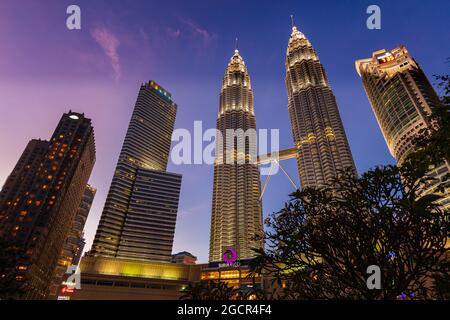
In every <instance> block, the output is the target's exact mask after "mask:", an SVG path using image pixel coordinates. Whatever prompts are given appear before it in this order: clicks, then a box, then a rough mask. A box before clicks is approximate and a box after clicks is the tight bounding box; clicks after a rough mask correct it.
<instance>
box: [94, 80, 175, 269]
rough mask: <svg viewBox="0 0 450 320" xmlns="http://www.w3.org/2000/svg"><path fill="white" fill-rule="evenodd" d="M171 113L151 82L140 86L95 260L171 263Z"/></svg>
mask: <svg viewBox="0 0 450 320" xmlns="http://www.w3.org/2000/svg"><path fill="white" fill-rule="evenodd" d="M176 111H177V106H176V104H175V103H174V102H173V101H172V97H171V94H170V93H169V92H167V91H166V90H164V89H163V88H162V87H161V86H159V85H158V84H157V83H156V82H154V81H150V82H149V83H146V84H144V85H142V86H141V88H140V90H139V95H138V97H137V101H136V104H135V107H134V111H133V114H132V117H131V121H130V124H129V127H128V131H127V134H126V136H125V141H124V143H123V147H122V150H121V152H120V156H119V161H118V163H117V166H116V170H115V172H114V176H113V179H112V183H111V187H110V189H109V193H108V196H107V198H106V202H105V207H104V209H103V213H102V216H101V219H100V223H99V226H98V229H97V233H96V235H95V239H94V243H93V246H92V250H91V253H92V254H93V255H94V256H109V257H116V258H123V259H142V260H148V259H152V260H164V261H169V260H170V255H171V252H170V251H169V243H168V242H167V241H168V239H172V238H173V231H174V228H175V216H176V209H177V207H176V206H175V205H174V202H176V203H177V205H178V196H179V190H180V186H179V184H180V180H181V177H179V176H177V175H175V176H176V177H175V178H174V175H173V174H169V173H165V170H166V167H167V162H168V158H169V151H170V144H171V136H172V131H173V128H174V124H175V116H176ZM157 171H159V172H160V173H159V174H158V173H157ZM173 180H175V181H173ZM164 183H166V185H165V186H162V184H164ZM158 188H159V189H158ZM158 197H159V199H158ZM175 198H176V200H175ZM165 200H167V201H165ZM156 229H158V230H160V231H155V230H156ZM170 249H171V243H170Z"/></svg>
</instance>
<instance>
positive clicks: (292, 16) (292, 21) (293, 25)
mask: <svg viewBox="0 0 450 320" xmlns="http://www.w3.org/2000/svg"><path fill="white" fill-rule="evenodd" d="M291 23H292V30H294V29H295V22H294V15H293V14H291Z"/></svg>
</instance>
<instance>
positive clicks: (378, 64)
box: [355, 46, 450, 207]
mask: <svg viewBox="0 0 450 320" xmlns="http://www.w3.org/2000/svg"><path fill="white" fill-rule="evenodd" d="M355 66H356V70H357V72H358V74H359V75H360V76H361V78H362V82H363V85H364V89H365V91H366V94H367V97H368V99H369V102H370V104H371V106H372V110H373V112H374V114H375V117H376V119H377V121H378V125H379V126H380V128H381V131H382V133H383V136H384V139H385V140H386V144H387V145H388V148H389V151H390V152H391V154H392V156H393V157H394V158H395V159H396V160H397V163H399V164H401V163H402V161H404V159H405V157H406V156H407V155H408V154H409V153H410V152H412V151H413V149H414V146H413V143H412V142H413V141H412V140H413V138H414V137H415V135H416V134H417V133H418V132H419V131H420V130H421V129H424V128H426V127H428V126H430V122H429V119H428V116H429V115H430V114H431V111H432V109H433V108H434V107H436V106H438V105H439V104H440V101H439V98H438V96H437V94H436V92H435V91H434V89H433V87H432V86H431V84H430V82H429V81H428V79H427V77H426V76H425V74H424V72H423V71H422V69H421V68H420V67H419V65H418V64H417V62H416V61H415V60H414V59H413V58H412V57H411V55H410V54H409V52H408V50H407V49H406V48H405V47H404V46H400V47H397V48H394V49H392V50H384V49H383V50H379V51H375V52H373V53H372V57H371V58H368V59H361V60H357V61H356V62H355ZM449 170H450V165H449V163H448V161H443V162H442V164H441V165H439V166H436V167H435V168H434V169H433V170H432V171H431V173H430V175H431V176H432V177H435V178H437V180H436V181H435V182H434V183H433V184H431V185H430V186H429V187H428V188H427V190H425V192H431V191H433V190H434V189H435V188H436V186H437V183H436V182H438V181H439V180H441V179H442V178H443V177H444V176H445V175H446V174H447V173H448V172H449ZM446 194H447V195H448V196H446V197H445V198H444V199H443V200H442V204H443V205H444V206H447V207H448V206H450V191H449V190H448V191H447V193H446Z"/></svg>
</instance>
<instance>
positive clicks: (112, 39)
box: [91, 28, 122, 80]
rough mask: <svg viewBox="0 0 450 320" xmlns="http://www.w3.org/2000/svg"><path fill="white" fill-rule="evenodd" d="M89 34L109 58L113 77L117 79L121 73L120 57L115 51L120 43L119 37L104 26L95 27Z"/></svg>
mask: <svg viewBox="0 0 450 320" xmlns="http://www.w3.org/2000/svg"><path fill="white" fill-rule="evenodd" d="M91 35H92V38H94V40H95V41H96V42H97V43H98V44H99V45H100V47H102V49H103V51H104V52H105V54H106V56H107V57H108V58H109V60H110V62H111V67H112V69H113V72H114V79H115V80H119V78H120V76H121V73H122V68H121V65H120V57H119V53H118V52H117V49H118V48H119V45H120V41H119V39H118V38H117V37H116V36H115V35H114V34H113V33H112V32H111V31H110V30H108V29H106V28H96V29H94V30H93V31H92V32H91Z"/></svg>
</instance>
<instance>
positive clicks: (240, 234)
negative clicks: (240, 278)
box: [209, 50, 262, 262]
mask: <svg viewBox="0 0 450 320" xmlns="http://www.w3.org/2000/svg"><path fill="white" fill-rule="evenodd" d="M229 129H232V130H238V129H242V130H243V131H244V132H245V131H247V130H249V129H250V130H251V129H256V120H255V114H254V107H253V91H252V87H251V83H250V77H249V74H248V71H247V67H246V66H245V63H244V60H243V59H242V57H241V56H240V55H239V51H238V50H235V53H234V55H233V56H232V57H231V60H230V62H229V63H228V67H227V68H226V70H225V76H224V78H223V82H222V90H221V93H220V106H219V114H218V118H217V130H218V131H220V132H221V133H222V136H223V137H224V139H225V137H227V130H229ZM224 142H226V141H224ZM254 142H255V143H254V145H253V144H252V142H251V141H250V140H249V139H246V142H245V149H243V150H239V148H238V141H237V139H234V141H233V145H230V148H227V149H226V150H224V149H223V147H224V146H225V147H227V146H226V143H224V144H222V145H220V144H218V145H217V148H216V150H217V156H216V163H215V165H214V182H213V183H214V185H213V196H212V216H211V235H210V246H209V261H210V262H216V261H222V260H223V254H224V253H225V251H226V250H228V249H229V248H232V249H234V250H235V251H236V253H237V257H238V259H249V258H253V257H254V256H255V253H254V252H253V251H252V248H258V247H261V245H262V243H261V242H260V241H256V240H255V239H254V237H255V236H256V235H261V232H262V208H261V202H260V201H259V195H260V190H261V185H260V175H259V170H258V166H257V165H256V164H254V162H253V161H250V160H251V157H252V154H254V152H253V151H254V150H255V148H256V141H254ZM228 155H230V156H231V159H232V161H227V160H226V158H227V157H228ZM239 157H242V158H243V159H245V162H244V163H239V162H238V160H239V159H238V158H239ZM253 160H255V159H253Z"/></svg>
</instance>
